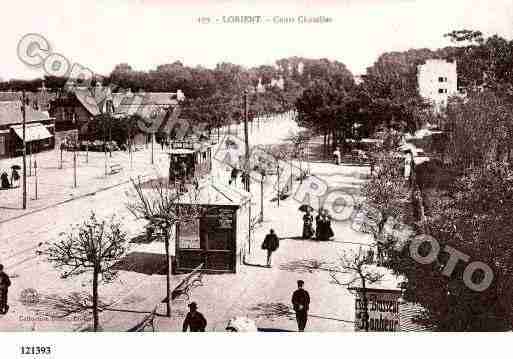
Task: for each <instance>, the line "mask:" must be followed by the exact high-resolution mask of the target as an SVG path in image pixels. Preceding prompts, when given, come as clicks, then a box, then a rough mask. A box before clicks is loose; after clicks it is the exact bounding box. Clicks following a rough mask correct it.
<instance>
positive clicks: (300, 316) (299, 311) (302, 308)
mask: <svg viewBox="0 0 513 359" xmlns="http://www.w3.org/2000/svg"><path fill="white" fill-rule="evenodd" d="M304 284H305V282H303V281H302V280H298V281H297V289H296V290H295V291H294V293H293V294H292V306H293V307H294V311H295V312H296V321H297V327H298V329H299V331H300V332H304V331H305V327H306V321H307V320H308V309H309V307H310V295H309V294H308V292H307V291H306V290H304V289H303V285H304Z"/></svg>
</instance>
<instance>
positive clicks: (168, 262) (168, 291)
mask: <svg viewBox="0 0 513 359" xmlns="http://www.w3.org/2000/svg"><path fill="white" fill-rule="evenodd" d="M165 232H166V233H165V236H164V244H165V247H166V317H168V318H170V317H171V260H170V258H169V233H168V232H167V230H166V231H165Z"/></svg>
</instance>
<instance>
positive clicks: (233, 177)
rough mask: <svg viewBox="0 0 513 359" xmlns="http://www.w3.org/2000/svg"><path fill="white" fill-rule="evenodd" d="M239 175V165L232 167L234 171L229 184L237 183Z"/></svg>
mask: <svg viewBox="0 0 513 359" xmlns="http://www.w3.org/2000/svg"><path fill="white" fill-rule="evenodd" d="M238 175H239V170H238V169H237V167H233V168H232V172H231V173H230V182H229V184H232V183H233V184H237V176H238Z"/></svg>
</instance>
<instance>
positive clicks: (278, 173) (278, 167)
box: [276, 161, 280, 207]
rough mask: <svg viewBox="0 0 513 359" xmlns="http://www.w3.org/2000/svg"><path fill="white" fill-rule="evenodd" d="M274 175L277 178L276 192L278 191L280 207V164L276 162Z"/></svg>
mask: <svg viewBox="0 0 513 359" xmlns="http://www.w3.org/2000/svg"><path fill="white" fill-rule="evenodd" d="M276 163H277V164H276V169H277V171H276V174H277V176H278V184H277V190H278V207H279V206H280V162H279V161H277V162H276Z"/></svg>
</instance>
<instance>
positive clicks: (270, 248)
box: [262, 229, 280, 268]
mask: <svg viewBox="0 0 513 359" xmlns="http://www.w3.org/2000/svg"><path fill="white" fill-rule="evenodd" d="M279 247H280V240H279V238H278V236H277V235H276V234H275V233H274V229H271V230H270V231H269V234H268V235H266V236H265V239H264V242H263V243H262V249H263V250H266V251H267V266H268V267H269V268H271V256H272V254H273V252H274V251H276V250H277V249H278V248H279Z"/></svg>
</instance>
